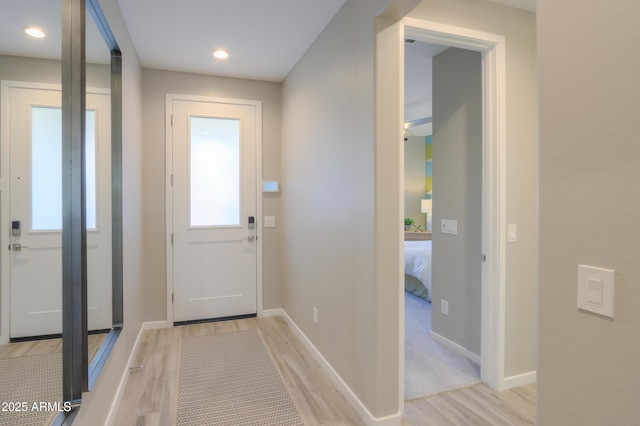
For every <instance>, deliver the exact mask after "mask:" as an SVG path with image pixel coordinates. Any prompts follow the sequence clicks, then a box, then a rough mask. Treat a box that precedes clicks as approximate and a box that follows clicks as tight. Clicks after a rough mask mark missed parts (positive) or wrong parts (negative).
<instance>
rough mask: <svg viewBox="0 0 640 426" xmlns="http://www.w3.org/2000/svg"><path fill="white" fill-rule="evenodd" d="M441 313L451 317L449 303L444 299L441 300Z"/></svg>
mask: <svg viewBox="0 0 640 426" xmlns="http://www.w3.org/2000/svg"><path fill="white" fill-rule="evenodd" d="M440 313H442V315H447V316H449V302H447V301H446V300H444V299H441V300H440Z"/></svg>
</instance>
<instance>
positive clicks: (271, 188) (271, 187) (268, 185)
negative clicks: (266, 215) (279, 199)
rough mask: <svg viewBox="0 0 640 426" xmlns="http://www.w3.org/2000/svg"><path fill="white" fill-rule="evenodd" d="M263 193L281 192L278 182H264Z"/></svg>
mask: <svg viewBox="0 0 640 426" xmlns="http://www.w3.org/2000/svg"><path fill="white" fill-rule="evenodd" d="M262 192H280V184H279V183H278V182H262Z"/></svg>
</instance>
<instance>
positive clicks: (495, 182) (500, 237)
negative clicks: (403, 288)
mask: <svg viewBox="0 0 640 426" xmlns="http://www.w3.org/2000/svg"><path fill="white" fill-rule="evenodd" d="M402 24H403V25H401V28H402V30H403V31H404V34H402V38H403V39H404V38H405V37H407V38H411V39H414V40H418V41H423V42H428V43H435V44H440V45H446V46H451V47H458V48H462V49H467V50H474V51H478V52H481V54H482V94H483V100H482V102H483V106H482V109H483V114H482V115H483V138H482V140H483V141H482V145H483V154H482V155H483V159H482V161H483V172H482V193H483V196H482V254H484V255H486V262H485V263H484V267H483V268H482V277H481V279H482V284H481V285H482V302H481V306H482V308H481V309H482V320H481V333H482V342H481V354H480V355H481V363H480V368H481V370H480V374H481V379H482V381H483V382H485V383H486V384H487V385H489V386H490V387H492V388H493V389H498V390H502V389H504V388H505V380H504V379H505V377H504V361H505V277H506V257H505V249H506V238H505V237H506V235H505V233H506V232H505V231H506V226H507V225H506V114H505V111H506V108H505V105H506V57H505V55H506V48H505V37H504V36H501V35H496V34H490V33H485V32H481V31H475V30H470V29H467V28H461V27H455V26H451V25H446V24H441V23H438V22H431V21H425V20H421V19H415V18H404V19H403V22H402ZM402 30H401V31H402ZM401 67H402V71H401V73H400V75H401V76H402V75H404V61H402V63H401ZM402 108H404V106H402ZM401 149H402V148H401ZM480 255H481V253H478V256H480ZM402 300H404V299H402ZM400 322H401V323H402V324H404V303H401V312H400ZM402 328H403V329H404V327H402ZM401 340H402V341H403V344H402V345H401V348H400V351H401V354H400V355H401V356H400V364H401V366H400V377H402V379H401V380H400V395H401V402H402V404H404V330H402V333H401ZM402 406H403V405H401V407H402Z"/></svg>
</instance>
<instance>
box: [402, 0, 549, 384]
mask: <svg viewBox="0 0 640 426" xmlns="http://www.w3.org/2000/svg"><path fill="white" fill-rule="evenodd" d="M409 16H410V17H412V18H419V19H424V20H428V21H434V22H440V23H444V24H448V25H454V26H458V27H464V28H470V29H474V30H479V31H484V32H488V33H493V34H499V35H503V36H505V38H506V68H507V70H506V79H507V88H506V118H507V125H506V139H507V140H506V146H507V152H506V157H507V174H506V182H507V205H506V218H507V222H508V223H510V224H516V225H517V226H518V242H517V243H510V244H508V245H507V250H506V260H507V264H506V331H505V336H506V338H505V340H506V349H505V376H507V377H508V376H515V375H519V374H525V373H529V372H531V371H535V370H536V356H535V354H536V352H537V343H536V336H537V312H536V306H537V263H538V262H537V259H538V244H537V232H538V228H537V192H538V189H537V169H536V164H537V158H538V153H537V144H536V142H537V130H536V129H537V127H536V126H537V112H536V108H537V105H536V57H535V14H534V13H531V12H527V11H523V10H518V9H514V8H510V7H506V6H502V5H499V4H495V3H491V2H486V1H483V0H423V1H422V2H421V3H420V4H419V5H418V6H417V7H416V8H415V9H414V10H412V11H411V13H410V14H409ZM436 161H437V160H436ZM436 179H437V177H436ZM436 197H437V194H436Z"/></svg>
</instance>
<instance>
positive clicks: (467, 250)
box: [404, 38, 482, 400]
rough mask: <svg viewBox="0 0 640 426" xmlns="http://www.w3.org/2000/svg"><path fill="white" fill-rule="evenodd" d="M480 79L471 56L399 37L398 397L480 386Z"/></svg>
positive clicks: (476, 55)
mask: <svg viewBox="0 0 640 426" xmlns="http://www.w3.org/2000/svg"><path fill="white" fill-rule="evenodd" d="M481 76H482V69H481V58H480V53H479V52H475V51H470V50H464V49H458V48H455V47H449V46H443V45H437V44H432V43H426V42H421V41H416V40H413V39H409V38H407V39H405V111H404V116H405V135H404V140H405V141H404V148H405V149H404V151H405V152H404V154H405V155H404V160H405V161H404V164H405V167H404V171H405V176H404V183H405V194H404V196H405V202H404V211H405V217H406V218H407V220H406V222H411V221H414V225H413V227H412V231H414V232H411V231H407V232H405V243H404V258H405V294H404V303H405V400H410V399H416V398H423V397H426V396H430V395H434V394H437V393H441V392H445V391H449V390H454V389H459V388H463V387H468V386H472V385H475V384H478V383H480V356H479V354H480V337H481V330H480V323H481V303H480V301H481V267H480V261H479V258H478V257H477V256H474V254H477V253H480V252H481V247H482V241H481V229H482V184H481V182H482V80H481ZM433 194H437V196H436V197H434V196H433ZM425 207H426V208H425ZM432 216H433V217H432ZM445 221H446V222H445ZM415 223H417V225H416V224H415ZM434 224H435V225H436V226H432V225H434ZM441 224H444V225H446V226H449V225H450V224H454V226H453V229H452V230H450V229H446V230H443V229H442V227H441ZM421 227H424V228H426V229H427V231H426V232H421ZM432 231H434V232H432Z"/></svg>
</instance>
